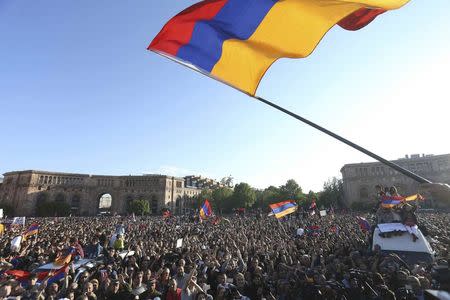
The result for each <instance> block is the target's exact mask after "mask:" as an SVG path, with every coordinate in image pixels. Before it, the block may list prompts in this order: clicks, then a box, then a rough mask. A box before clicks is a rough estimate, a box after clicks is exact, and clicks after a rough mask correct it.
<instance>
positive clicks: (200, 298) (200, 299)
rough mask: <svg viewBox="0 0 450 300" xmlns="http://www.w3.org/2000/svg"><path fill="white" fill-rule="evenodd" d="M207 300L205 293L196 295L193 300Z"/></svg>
mask: <svg viewBox="0 0 450 300" xmlns="http://www.w3.org/2000/svg"><path fill="white" fill-rule="evenodd" d="M206 299H208V297H207V295H206V294H205V293H202V292H200V293H198V294H197V296H196V297H195V300H206Z"/></svg>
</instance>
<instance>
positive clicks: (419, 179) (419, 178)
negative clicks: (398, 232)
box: [148, 49, 432, 183]
mask: <svg viewBox="0 0 450 300" xmlns="http://www.w3.org/2000/svg"><path fill="white" fill-rule="evenodd" d="M148 50H150V51H152V52H154V53H156V54H158V55H161V56H162V57H165V58H167V59H170V60H171V61H173V62H176V63H178V64H180V65H182V66H184V67H187V68H189V69H191V70H194V71H196V72H198V73H200V74H202V75H205V76H207V77H209V78H211V79H214V80H217V81H219V82H221V83H223V84H226V85H228V86H229V87H231V88H233V89H235V90H237V91H239V92H241V93H244V94H245V95H247V96H250V97H252V98H253V99H255V100H258V101H260V102H262V103H265V104H267V105H269V106H271V107H273V108H275V109H277V110H279V111H281V112H284V113H285V114H287V115H290V116H291V117H293V118H295V119H297V120H299V121H301V122H303V123H305V124H307V125H309V126H311V127H314V128H316V129H318V130H320V131H322V132H323V133H325V134H327V135H329V136H331V137H334V138H335V139H337V140H338V141H340V142H342V143H344V144H347V145H348V146H350V147H352V148H354V149H356V150H358V151H360V152H362V153H364V154H366V155H368V156H370V157H372V158H374V159H376V160H377V161H379V162H381V163H383V164H385V165H386V166H388V167H391V168H392V169H394V170H396V171H398V172H400V173H402V174H403V175H405V176H407V177H409V178H411V179H413V180H415V181H417V182H419V183H432V182H431V181H430V180H428V179H426V178H424V177H422V176H420V175H417V174H415V173H413V172H411V171H409V170H407V169H405V168H403V167H401V166H399V165H397V164H395V163H393V162H391V161H388V160H387V159H384V158H383V157H381V156H379V155H376V154H375V153H373V152H371V151H369V150H367V149H365V148H363V147H361V146H359V145H357V144H355V143H353V142H350V141H349V140H347V139H345V138H343V137H341V136H339V135H337V134H336V133H334V132H332V131H330V130H328V129H326V128H324V127H322V126H319V125H317V124H316V123H313V122H311V121H309V120H307V119H305V118H303V117H301V116H299V115H297V114H295V113H293V112H291V111H289V110H287V109H285V108H283V107H281V106H278V105H276V104H275V103H273V102H270V101H269V100H266V99H264V98H262V97H259V96H254V95H252V94H249V93H248V92H246V91H244V90H241V89H239V88H237V87H236V86H233V85H231V84H229V83H228V82H226V81H224V80H221V79H220V78H218V77H215V76H213V75H212V74H211V73H208V72H206V71H204V70H201V69H199V68H197V67H196V66H194V65H192V64H190V63H189V62H186V61H182V60H180V59H179V58H177V57H174V56H171V55H169V54H166V53H164V52H160V51H157V50H153V49H148Z"/></svg>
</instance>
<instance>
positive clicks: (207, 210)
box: [200, 199, 212, 219]
mask: <svg viewBox="0 0 450 300" xmlns="http://www.w3.org/2000/svg"><path fill="white" fill-rule="evenodd" d="M211 215H212V209H211V205H209V201H208V199H206V200H205V203H203V206H202V208H201V209H200V218H202V219H206V218H208V217H210V216H211Z"/></svg>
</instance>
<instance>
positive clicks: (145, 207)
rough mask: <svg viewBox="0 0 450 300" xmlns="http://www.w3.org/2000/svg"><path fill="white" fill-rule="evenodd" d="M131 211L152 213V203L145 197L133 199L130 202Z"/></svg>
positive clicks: (137, 213)
mask: <svg viewBox="0 0 450 300" xmlns="http://www.w3.org/2000/svg"><path fill="white" fill-rule="evenodd" d="M129 211H130V212H131V213H135V214H136V215H141V216H143V215H146V214H148V213H150V204H149V203H148V201H145V200H144V199H138V200H133V201H131V203H130V206H129Z"/></svg>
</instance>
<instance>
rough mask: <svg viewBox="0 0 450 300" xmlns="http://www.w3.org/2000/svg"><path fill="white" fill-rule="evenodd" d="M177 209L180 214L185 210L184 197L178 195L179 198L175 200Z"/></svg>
mask: <svg viewBox="0 0 450 300" xmlns="http://www.w3.org/2000/svg"><path fill="white" fill-rule="evenodd" d="M175 211H176V212H177V213H179V214H181V213H182V211H183V199H182V198H181V196H178V197H177V200H176V201H175Z"/></svg>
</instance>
